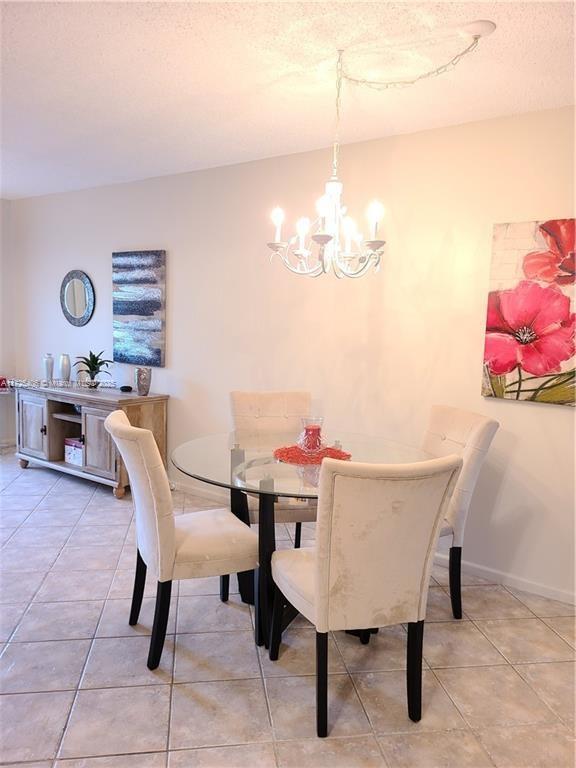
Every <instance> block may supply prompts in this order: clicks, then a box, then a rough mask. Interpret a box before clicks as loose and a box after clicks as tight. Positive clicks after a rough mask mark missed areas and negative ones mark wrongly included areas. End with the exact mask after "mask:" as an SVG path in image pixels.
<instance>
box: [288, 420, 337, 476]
mask: <svg viewBox="0 0 576 768" xmlns="http://www.w3.org/2000/svg"><path fill="white" fill-rule="evenodd" d="M322 422H323V419H321V418H318V417H316V418H312V417H311V418H305V419H302V426H303V427H304V429H303V431H302V432H301V434H300V436H299V438H298V444H297V445H286V446H283V447H282V448H276V450H275V451H274V458H275V459H277V460H278V461H282V462H284V463H285V464H299V465H300V466H302V465H314V464H321V463H322V459H325V458H330V459H341V460H342V461H348V460H349V459H350V458H351V454H349V453H346V451H343V450H342V449H341V448H340V446H339V445H338V444H336V445H334V446H327V445H326V444H325V443H324V442H323V440H322V434H321V433H322Z"/></svg>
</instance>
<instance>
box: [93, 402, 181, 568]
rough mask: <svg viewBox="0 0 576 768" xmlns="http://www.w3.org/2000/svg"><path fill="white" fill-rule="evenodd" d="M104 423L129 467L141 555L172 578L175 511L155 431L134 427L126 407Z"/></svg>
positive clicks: (146, 561) (148, 562)
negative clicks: (125, 410)
mask: <svg viewBox="0 0 576 768" xmlns="http://www.w3.org/2000/svg"><path fill="white" fill-rule="evenodd" d="M104 427H105V429H106V430H107V431H108V432H109V433H110V435H111V436H112V439H113V440H114V442H115V443H116V447H117V448H118V451H119V452H120V455H121V456H122V461H123V462H124V465H125V466H126V469H127V471H128V478H129V480H130V490H131V492H132V497H133V499H134V510H135V516H136V537H137V541H138V550H139V552H140V555H141V556H142V559H143V560H144V562H145V563H146V565H147V566H148V568H150V569H151V571H152V573H153V574H154V575H155V576H156V577H157V579H158V581H169V580H170V579H171V578H172V571H173V567H174V557H175V545H174V513H173V508H172V494H171V492H170V484H169V482H168V477H167V475H166V469H165V468H164V463H163V462H162V457H161V456H160V451H159V450H158V446H157V445H156V441H155V440H154V435H153V434H152V432H151V431H150V430H149V429H140V428H139V427H133V426H132V425H131V424H130V422H129V420H128V417H127V416H126V414H125V413H124V411H113V412H112V413H111V414H110V415H109V416H107V417H106V420H105V422H104Z"/></svg>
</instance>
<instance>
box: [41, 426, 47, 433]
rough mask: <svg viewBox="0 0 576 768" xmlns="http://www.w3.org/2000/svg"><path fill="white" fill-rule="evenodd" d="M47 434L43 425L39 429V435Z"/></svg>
mask: <svg viewBox="0 0 576 768" xmlns="http://www.w3.org/2000/svg"><path fill="white" fill-rule="evenodd" d="M46 432H47V429H46V424H44V425H43V426H42V427H40V434H42V435H45V434H46Z"/></svg>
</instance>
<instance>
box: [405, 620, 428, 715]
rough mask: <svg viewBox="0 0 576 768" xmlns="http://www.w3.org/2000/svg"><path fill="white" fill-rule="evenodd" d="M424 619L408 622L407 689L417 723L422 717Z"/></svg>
mask: <svg viewBox="0 0 576 768" xmlns="http://www.w3.org/2000/svg"><path fill="white" fill-rule="evenodd" d="M423 643H424V621H412V622H410V623H409V624H408V649H407V653H406V659H407V660H406V690H407V694H408V715H409V717H410V720H413V721H414V722H415V723H417V722H418V721H419V720H420V718H421V717H422V646H423Z"/></svg>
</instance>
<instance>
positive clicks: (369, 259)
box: [334, 253, 379, 277]
mask: <svg viewBox="0 0 576 768" xmlns="http://www.w3.org/2000/svg"><path fill="white" fill-rule="evenodd" d="M378 261H379V259H378V258H375V254H372V253H371V254H369V255H367V256H366V260H365V261H364V263H363V264H361V265H360V266H359V267H358V268H357V269H354V270H352V269H347V268H346V266H345V265H343V264H342V263H341V261H340V259H338V260H336V261H335V262H334V272H335V273H336V274H337V277H362V276H363V275H365V274H366V272H368V270H369V269H370V267H372V266H374V267H376V266H378ZM337 270H338V272H339V273H340V274H338V273H337Z"/></svg>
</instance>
